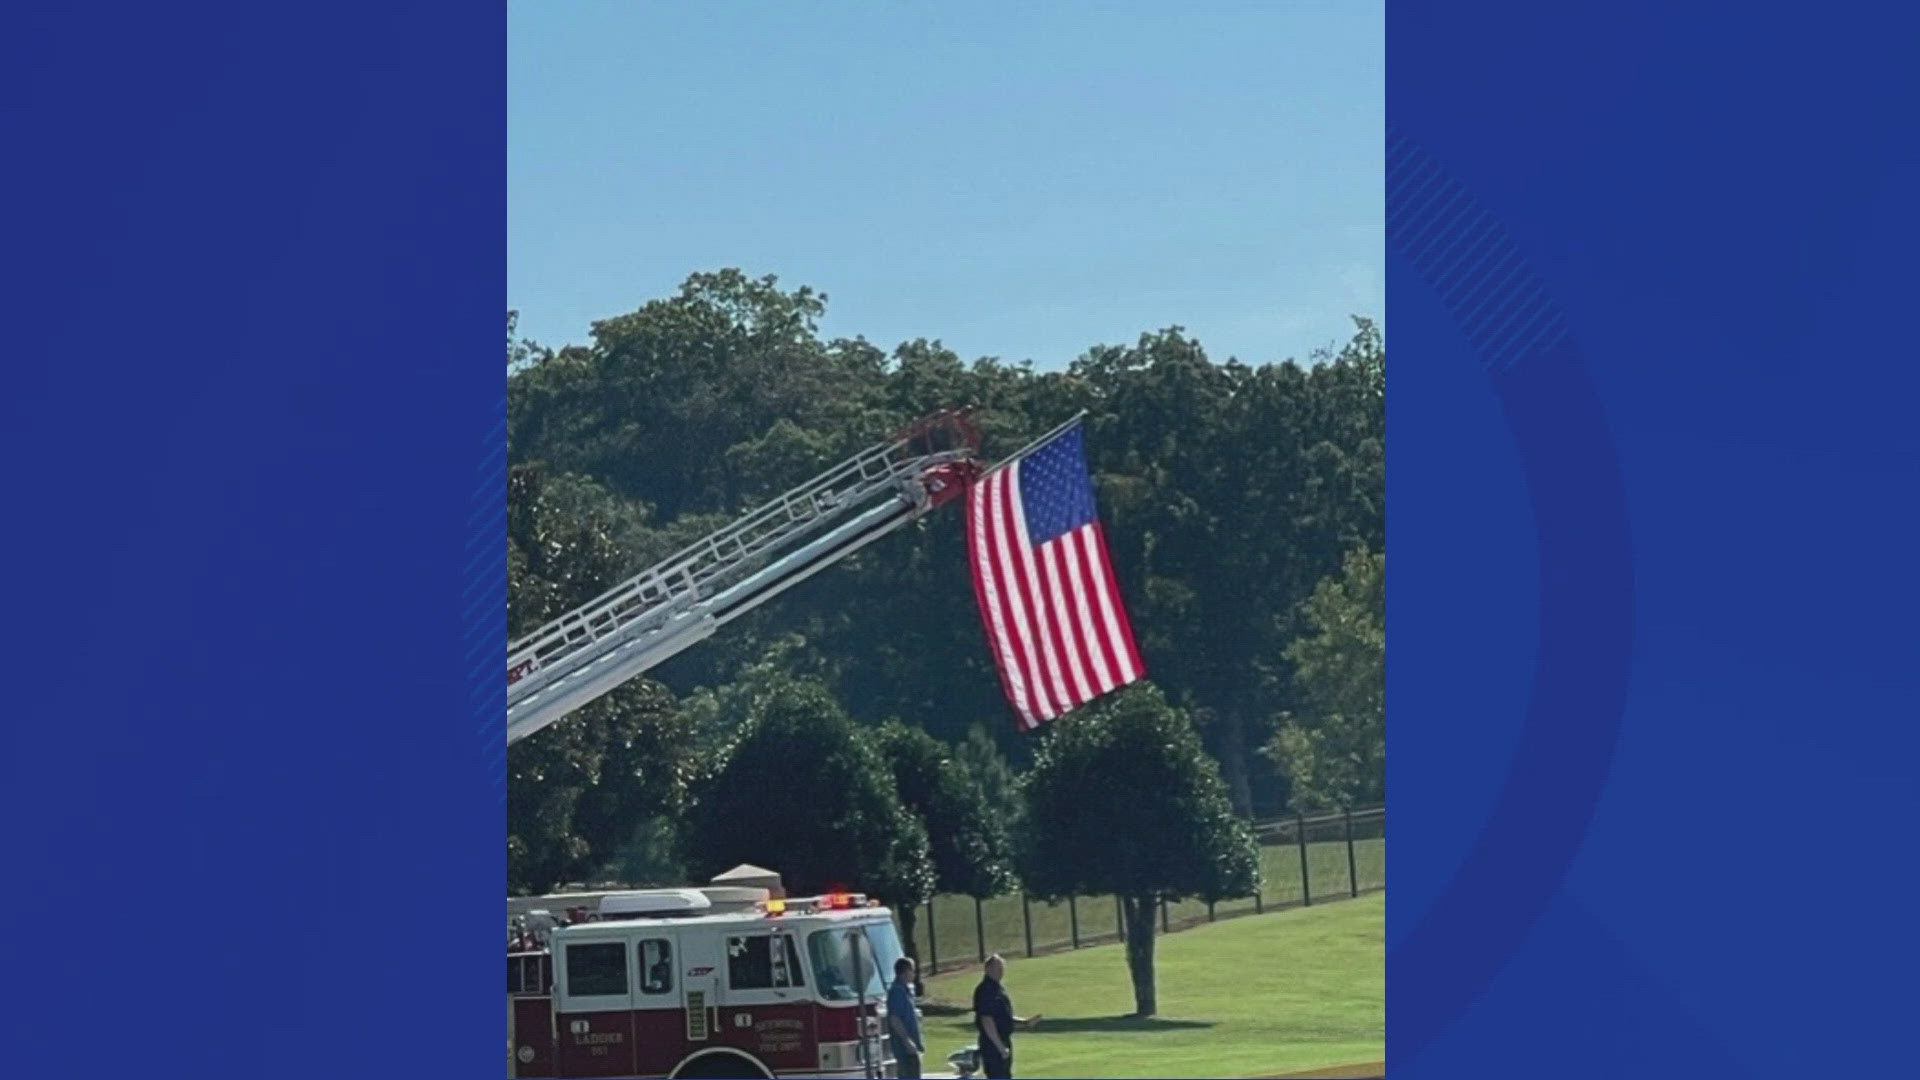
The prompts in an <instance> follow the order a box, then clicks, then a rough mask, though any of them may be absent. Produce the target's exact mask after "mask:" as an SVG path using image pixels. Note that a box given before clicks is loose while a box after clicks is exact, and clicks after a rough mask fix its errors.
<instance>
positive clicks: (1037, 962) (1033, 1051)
mask: <svg viewBox="0 0 1920 1080" xmlns="http://www.w3.org/2000/svg"><path fill="white" fill-rule="evenodd" d="M1296 858H1297V856H1296ZM1343 858H1344V856H1343ZM1385 911H1386V895H1385V893H1374V894H1371V895H1368V896H1363V897H1361V898H1360V899H1358V900H1340V901H1338V902H1334V903H1328V904H1323V905H1315V906H1312V907H1306V908H1295V909H1292V910H1288V911H1279V912H1270V913H1268V914H1265V915H1252V916H1247V917H1245V918H1238V919H1230V920H1224V921H1221V922H1218V923H1211V924H1207V925H1202V926H1196V927H1194V928H1192V929H1190V930H1183V931H1180V932H1178V933H1174V934H1169V935H1165V936H1163V937H1160V938H1158V939H1157V941H1156V945H1157V949H1156V952H1157V957H1156V959H1157V962H1156V964H1155V970H1156V972H1157V973H1158V992H1159V999H1160V1000H1159V1015H1158V1016H1155V1017H1152V1018H1151V1019H1148V1020H1132V1019H1128V1018H1127V1014H1128V1013H1131V1012H1132V1011H1133V1005H1134V1003H1133V992H1132V984H1131V982H1130V981H1129V979H1128V977H1127V962H1126V953H1125V951H1124V949H1123V948H1122V947H1121V946H1120V945H1119V944H1109V945H1099V946H1093V947H1090V948H1085V949H1079V950H1076V951H1069V952H1061V953H1054V954H1052V955H1047V956H1038V957H1035V958H1033V959H1026V958H1024V957H1021V956H1017V955H1015V956H1009V958H1008V961H1007V979H1006V984H1007V991H1008V993H1010V994H1011V995H1012V997H1013V1001H1014V1007H1015V1009H1016V1010H1017V1011H1018V1012H1019V1014H1020V1015H1022V1016H1031V1015H1033V1014H1034V1013H1041V1014H1044V1015H1045V1019H1044V1020H1043V1021H1042V1022H1041V1023H1040V1025H1039V1026H1038V1027H1036V1028H1034V1029H1032V1030H1030V1031H1023V1032H1021V1033H1020V1034H1019V1035H1018V1036H1017V1039H1016V1042H1015V1052H1014V1062H1015V1065H1014V1068H1015V1070H1016V1073H1017V1075H1020V1076H1031V1077H1047V1076H1057V1077H1072V1076H1109V1077H1158V1076H1192V1077H1245V1076H1273V1075H1277V1074H1280V1073H1289V1072H1298V1071H1303V1070H1309V1069H1317V1068H1321V1067H1324V1066H1338V1065H1350V1064H1354V1063H1358V1062H1375V1061H1380V1060H1382V1059H1384V1058H1385V1056H1386V1034H1385V1032H1386V1002H1385V983H1386V979H1385V951H1384V944H1383V942H1384V935H1385ZM979 978H980V974H979V972H978V970H977V969H975V970H964V971H957V972H953V973H951V974H947V975H941V976H938V977H936V978H932V979H928V980H927V996H928V1002H929V1005H930V1006H931V1007H930V1008H929V1010H928V1011H929V1015H928V1016H927V1028H928V1030H927V1051H928V1059H927V1068H928V1069H929V1071H936V1070H940V1069H944V1068H945V1066H946V1056H947V1054H948V1053H950V1052H952V1051H954V1050H957V1049H959V1048H960V1047H961V1046H964V1045H966V1044H968V1043H970V1042H972V1041H973V1028H972V1017H971V1015H970V1014H965V1013H962V1014H959V1015H939V1013H940V1012H942V1011H943V1010H941V1009H940V1008H939V1006H940V1005H948V1006H959V1007H961V1008H964V1007H965V1006H966V1004H967V1003H968V1002H970V1001H971V1000H972V993H973V987H974V985H975V984H976V983H977V982H978V981H979Z"/></svg>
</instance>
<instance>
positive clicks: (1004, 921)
mask: <svg viewBox="0 0 1920 1080" xmlns="http://www.w3.org/2000/svg"><path fill="white" fill-rule="evenodd" d="M1351 871H1352V878H1351V879H1350V877H1349V867H1348V865H1347V846H1346V845H1345V844H1344V843H1340V842H1338V841H1330V842H1319V843H1309V844H1308V845H1307V884H1308V886H1309V888H1310V889H1311V894H1310V895H1311V896H1313V897H1315V898H1334V897H1346V896H1349V895H1351V890H1352V886H1351V883H1350V881H1351V880H1353V879H1357V880H1358V882H1359V886H1360V889H1361V890H1362V891H1363V892H1370V891H1373V890H1377V889H1380V888H1383V887H1385V885H1386V841H1385V840H1383V839H1380V838H1378V837H1375V838H1372V839H1367V840H1356V841H1355V842H1354V851H1353V866H1352V868H1351ZM1260 876H1261V880H1262V885H1261V889H1260V892H1261V896H1262V903H1263V904H1264V905H1265V906H1267V907H1282V906H1286V905H1289V904H1297V903H1299V902H1300V893H1301V889H1300V881H1301V879H1300V849H1299V848H1298V847H1296V846H1294V845H1292V844H1278V845H1274V846H1271V847H1263V848H1261V849H1260ZM1075 906H1076V908H1077V909H1078V911H1079V919H1080V936H1081V940H1082V941H1097V940H1101V939H1102V938H1111V937H1113V936H1115V935H1116V934H1117V933H1118V931H1119V909H1118V908H1117V907H1116V905H1115V904H1114V902H1113V897H1111V896H1095V897H1083V898H1081V899H1080V900H1079V901H1078V902H1077V904H1076V905H1075ZM1253 910H1254V902H1253V898H1252V897H1243V898H1240V899H1236V900H1228V901H1224V902H1222V903H1220V904H1219V905H1218V906H1217V908H1216V912H1215V913H1216V914H1217V915H1220V916H1226V915H1234V914H1240V913H1243V912H1250V911H1253ZM1206 915H1207V905H1205V904H1203V903H1200V902H1198V901H1186V902H1183V903H1177V904H1174V905H1172V907H1171V908H1170V910H1169V911H1168V912H1167V917H1168V919H1169V921H1170V924H1174V925H1177V924H1179V923H1182V922H1191V921H1193V920H1198V919H1204V918H1206ZM933 917H934V920H935V925H934V940H933V941H932V942H931V943H929V941H928V939H927V918H926V912H925V911H924V910H923V911H922V912H921V917H920V918H919V919H918V920H917V922H916V925H915V927H914V934H913V936H914V940H915V942H916V943H917V944H918V945H919V955H920V959H921V961H922V962H923V963H924V962H925V961H926V959H927V958H928V957H929V956H933V957H936V958H937V959H939V960H940V961H941V963H942V966H951V965H952V964H954V963H967V964H971V963H975V962H977V961H978V960H979V958H980V956H981V955H982V954H983V953H992V952H999V953H1004V954H1006V955H1007V956H1015V955H1019V954H1023V953H1025V952H1026V941H1027V937H1026V927H1025V925H1024V922H1023V919H1024V918H1026V917H1030V918H1031V919H1032V920H1033V942H1034V947H1035V948H1036V949H1037V950H1045V949H1048V948H1052V947H1058V946H1061V945H1065V944H1068V943H1069V942H1070V941H1071V940H1072V937H1073V916H1072V914H1071V913H1070V912H1069V911H1068V909H1067V905H1066V904H1064V903H1062V904H1037V903H1036V904H1031V905H1029V911H1028V913H1027V915H1026V916H1023V915H1022V913H1021V910H1020V898H1019V897H1017V896H1002V897H996V898H994V899H992V900H988V901H986V902H985V903H984V904H982V905H981V910H980V914H979V918H978V920H977V921H978V922H979V923H980V924H983V925H984V929H985V931H986V942H985V946H986V947H985V948H984V949H983V948H981V941H980V935H979V933H978V932H977V931H976V929H975V925H976V918H975V914H974V905H973V901H972V900H971V899H969V898H968V897H964V896H939V897H935V898H934V903H933ZM932 946H938V948H937V949H936V948H932Z"/></svg>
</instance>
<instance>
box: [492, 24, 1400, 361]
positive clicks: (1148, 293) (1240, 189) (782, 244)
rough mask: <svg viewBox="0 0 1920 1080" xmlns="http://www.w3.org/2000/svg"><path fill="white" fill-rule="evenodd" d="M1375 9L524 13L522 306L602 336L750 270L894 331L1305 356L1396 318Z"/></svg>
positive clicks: (542, 320) (547, 335)
mask: <svg viewBox="0 0 1920 1080" xmlns="http://www.w3.org/2000/svg"><path fill="white" fill-rule="evenodd" d="M1382 7H1383V5H1382V3H1381V0H1312V2H1309V0H1265V2H1259V3H1244V2H1240V3H1227V2H1203V3H1198V4H1194V5H1191V6H1188V5H1180V4H1173V3H1166V2H1155V3H1145V2H1134V3H1118V2H1115V3H1103V4H1092V3H1038V4H1035V3H1028V4H1017V5H1016V4H1005V3H982V2H968V3H962V4H947V5H939V6H935V5H932V4H922V3H884V4H883V3H872V4H859V3H850V2H841V3H826V2H814V0H784V2H779V3H774V2H762V3H721V2H714V3H693V2H673V3H668V2H654V3H649V2H642V0H617V2H609V0H571V2H565V3H559V2H545V3H534V2H528V0H518V2H516V3H514V4H512V5H511V6H510V7H509V9H508V27H509V39H508V91H507V101H508V104H507V122H508V162H507V183H508V188H507V191H508V221H507V271H508V273H507V290H508V296H507V303H508V306H509V307H514V308H518V309H519V310H520V312H521V330H522V332H523V333H525V334H526V335H527V336H529V337H531V338H533V339H534V340H536V341H539V342H541V343H542V344H546V345H560V344H567V343H573V342H581V341H585V340H587V338H588V324H589V323H590V322H592V321H593V320H595V319H599V318H605V317H607V316H610V315H616V314H620V313H622V312H626V311H631V310H633V309H634V308H636V307H638V306H639V305H640V304H641V303H644V302H645V301H647V300H649V299H653V298H655V297H660V296H664V295H667V294H670V293H671V292H672V291H673V290H674V289H675V288H676V287H677V286H678V285H679V283H680V282H681V281H682V280H683V279H684V278H685V277H686V276H687V275H688V274H689V273H691V272H694V271H696V270H711V269H718V268H720V267H725V266H738V267H740V268H741V269H743V270H745V271H746V272H748V273H749V274H753V275H755V276H758V275H761V274H775V275H778V276H779V278H780V279H781V282H782V283H783V284H785V285H789V286H793V285H802V284H804V285H811V286H813V287H814V288H815V289H818V290H820V291H823V292H825V293H827V294H828V297H829V303H828V309H827V317H826V319H825V320H824V321H823V323H822V326H821V329H822V331H823V332H824V333H825V334H826V335H828V336H829V337H834V336H847V337H852V336H854V335H864V336H865V337H866V338H867V339H868V340H870V341H873V342H874V343H875V344H878V345H880V346H882V347H883V348H887V349H891V348H892V347H893V346H894V345H896V344H898V343H899V342H901V341H903V340H908V339H911V338H916V337H928V338H938V339H941V340H943V341H945V342H946V344H947V345H948V346H949V347H951V348H952V349H954V350H955V351H956V352H958V353H959V354H960V355H961V356H963V357H965V358H967V359H972V358H974V357H977V356H999V357H1002V358H1004V359H1007V360H1016V361H1017V360H1023V359H1030V360H1032V361H1033V362H1034V363H1035V364H1036V365H1037V366H1040V367H1043V368H1052V367H1057V366H1060V365H1062V364H1064V363H1066V362H1068V361H1070V360H1071V359H1073V357H1075V356H1077V355H1078V354H1079V353H1081V352H1082V351H1084V350H1085V349H1086V348H1087V347H1088V346H1090V345H1093V344H1096V343H1124V342H1131V341H1133V340H1134V339H1135V338H1136V337H1138V335H1139V334H1140V333H1141V332H1143V331H1147V330H1154V329H1159V328H1162V327H1165V326H1169V325H1174V324H1178V325H1181V326H1185V327H1187V328H1188V330H1189V331H1190V332H1192V333H1193V334H1195V335H1196V336H1198V337H1199V338H1200V340H1201V341H1202V342H1203V343H1204V344H1205V345H1206V347H1207V351H1208V353H1209V354H1210V355H1212V356H1213V357H1214V358H1215V359H1221V360H1224V359H1225V358H1226V357H1228V356H1230V355H1235V356H1239V357H1240V358H1241V359H1243V360H1250V361H1262V360H1276V359H1282V358H1286V357H1295V358H1298V359H1305V358H1306V355H1307V353H1308V351H1309V350H1310V349H1312V348H1314V347H1316V346H1320V345H1326V344H1330V343H1333V342H1335V341H1339V340H1344V339H1345V338H1346V336H1347V335H1348V333H1349V332H1350V330H1351V324H1350V323H1349V322H1348V320H1347V316H1348V315H1349V314H1360V315H1369V316H1373V317H1376V318H1384V315H1385V311H1384V295H1385V288H1384V280H1383V279H1384V252H1383V236H1384V224H1383V218H1384V202H1383V200H1384V196H1383V187H1384V185H1383V181H1382V169H1383V153H1382V145H1381V144H1382V139H1383V131H1384V124H1385V104H1384V90H1383V84H1382V78H1383V75H1382V72H1383V68H1384V50H1385V44H1384V42H1385V37H1384V34H1385V25H1384V16H1383V12H1382Z"/></svg>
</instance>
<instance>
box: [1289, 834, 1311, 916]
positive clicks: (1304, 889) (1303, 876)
mask: <svg viewBox="0 0 1920 1080" xmlns="http://www.w3.org/2000/svg"><path fill="white" fill-rule="evenodd" d="M1293 829H1294V838H1295V839H1296V840H1298V841H1299V842H1300V906H1301V907H1311V906H1312V905H1313V885H1312V883H1311V882H1309V881H1308V879H1307V816H1306V815H1305V814H1295V815H1293Z"/></svg>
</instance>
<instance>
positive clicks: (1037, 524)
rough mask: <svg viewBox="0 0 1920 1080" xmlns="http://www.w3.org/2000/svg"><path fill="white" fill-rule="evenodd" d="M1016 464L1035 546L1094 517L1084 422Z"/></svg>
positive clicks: (1030, 538)
mask: <svg viewBox="0 0 1920 1080" xmlns="http://www.w3.org/2000/svg"><path fill="white" fill-rule="evenodd" d="M1016 467H1017V468H1018V469H1019V470H1020V506H1021V509H1023V510H1025V511H1026V514H1027V540H1028V542H1029V543H1031V544H1033V546H1034V547H1039V546H1040V545H1041V544H1044V543H1046V542H1047V541H1049V540H1052V539H1053V538H1054V537H1056V536H1059V535H1061V534H1062V533H1066V532H1071V531H1072V530H1074V529H1077V528H1079V527H1080V526H1082V525H1085V524H1088V523H1089V522H1091V521H1093V520H1094V514H1093V481H1092V480H1091V479H1089V478H1088V476H1087V452H1086V449H1085V447H1084V446H1083V444H1082V443H1081V441H1080V425H1078V424H1075V425H1074V426H1073V427H1071V428H1069V429H1067V431H1066V432H1065V433H1063V434H1062V435H1061V436H1060V437H1059V438H1057V439H1054V440H1053V441H1052V442H1050V443H1048V444H1047V445H1045V446H1043V447H1041V448H1040V449H1038V450H1035V451H1034V452H1033V453H1031V454H1028V455H1027V456H1026V457H1024V458H1021V459H1020V464H1019V465H1018V466H1016Z"/></svg>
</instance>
